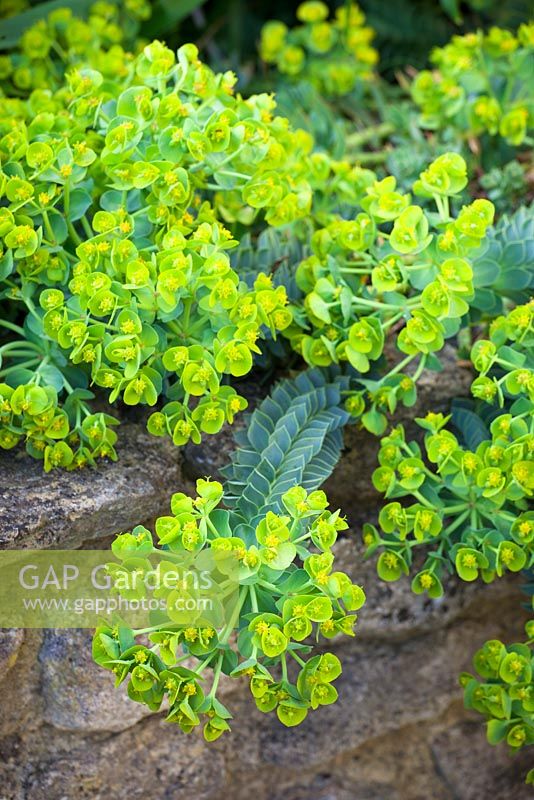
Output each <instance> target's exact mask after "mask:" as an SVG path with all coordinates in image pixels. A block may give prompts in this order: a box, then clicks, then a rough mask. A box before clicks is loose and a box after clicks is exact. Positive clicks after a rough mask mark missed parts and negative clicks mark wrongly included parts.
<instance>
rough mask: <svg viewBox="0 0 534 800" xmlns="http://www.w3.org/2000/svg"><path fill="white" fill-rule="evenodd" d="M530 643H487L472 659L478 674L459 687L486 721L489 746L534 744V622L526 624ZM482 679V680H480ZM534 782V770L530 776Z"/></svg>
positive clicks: (465, 675) (462, 677)
mask: <svg viewBox="0 0 534 800" xmlns="http://www.w3.org/2000/svg"><path fill="white" fill-rule="evenodd" d="M525 631H526V635H527V641H526V642H524V643H517V644H512V645H508V646H506V645H504V644H503V642H500V641H499V640H498V639H492V640H491V641H489V642H486V643H485V644H484V646H483V647H482V648H481V649H480V650H478V652H477V653H476V654H475V656H474V659H473V665H474V667H475V670H476V672H477V673H478V674H477V675H471V674H470V673H467V672H464V673H462V675H460V684H461V685H462V687H463V689H464V700H465V705H466V707H467V708H472V709H474V710H475V711H477V712H478V713H479V714H482V715H483V716H484V717H485V719H486V720H487V736H488V742H489V743H490V744H494V745H495V744H498V743H499V742H503V741H506V743H507V744H508V745H509V746H510V748H511V749H512V751H517V750H519V749H520V748H521V747H524V746H527V745H532V744H534V681H533V669H534V653H533V649H532V648H533V645H534V622H533V621H532V620H531V621H530V622H527V624H526V625H525ZM479 676H480V677H479ZM527 783H534V770H530V772H529V773H528V775H527Z"/></svg>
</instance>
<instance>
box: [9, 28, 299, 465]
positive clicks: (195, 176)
mask: <svg viewBox="0 0 534 800" xmlns="http://www.w3.org/2000/svg"><path fill="white" fill-rule="evenodd" d="M113 77H114V80H112V79H106V76H105V75H104V74H103V73H101V72H99V71H97V70H96V69H93V68H89V67H87V66H84V67H80V68H79V69H76V70H73V71H71V72H70V73H69V74H68V75H67V78H66V82H65V84H64V85H63V86H62V87H61V88H60V89H58V90H57V91H56V92H55V93H52V92H49V91H47V92H42V91H41V90H35V91H33V92H32V93H31V94H30V96H29V98H28V99H27V100H21V99H16V100H15V99H7V98H6V99H2V100H0V106H1V107H2V110H3V112H4V113H3V121H2V123H1V127H0V155H1V158H2V164H3V172H2V174H1V176H0V196H1V197H2V208H1V209H0V240H1V245H0V246H1V252H0V279H1V281H2V283H1V284H0V300H1V298H6V300H7V301H8V303H9V306H10V309H12V310H14V312H15V314H16V315H17V314H18V315H19V316H20V317H21V321H22V319H23V315H24V314H25V315H26V320H25V322H24V325H18V324H17V323H16V322H15V321H13V322H11V321H9V320H6V321H2V323H1V325H2V326H3V327H4V328H7V329H8V330H9V331H10V332H12V333H13V332H14V333H16V334H17V335H18V337H19V339H18V340H17V341H9V342H7V344H6V345H3V346H2V350H1V353H2V357H3V360H4V362H9V363H8V364H7V365H6V366H5V367H4V368H3V369H0V379H4V380H5V381H6V383H7V384H9V385H10V386H12V388H16V387H17V386H19V385H24V386H26V387H30V388H31V386H32V385H33V384H37V385H40V386H42V387H43V388H47V387H48V388H52V389H54V391H55V392H57V393H59V394H60V396H62V395H63V393H65V392H67V393H70V392H71V391H73V389H75V388H82V389H84V390H85V391H87V386H88V384H89V382H90V383H91V384H93V385H96V386H100V387H103V388H104V389H107V390H109V393H110V394H109V399H110V401H111V402H112V403H113V402H114V401H115V400H117V399H119V398H120V399H122V400H123V401H124V402H125V403H126V404H128V405H136V404H138V403H143V404H147V405H150V406H152V405H154V404H155V403H156V401H157V399H158V397H159V396H160V395H161V394H163V395H165V396H166V398H167V399H168V400H169V401H170V403H169V404H168V405H167V406H166V407H165V408H164V409H163V411H162V412H160V413H157V414H156V415H154V416H153V417H152V418H151V421H150V425H149V429H150V430H151V431H152V432H153V433H155V434H157V435H163V434H165V433H169V434H170V435H171V436H172V437H173V438H174V441H175V442H176V443H179V444H181V443H184V442H186V441H188V440H189V439H193V440H194V441H199V440H200V433H201V432H206V433H214V432H216V431H218V430H219V429H220V427H221V426H222V424H223V422H225V421H232V419H233V417H234V415H235V414H236V413H237V412H238V411H240V410H241V409H242V408H244V406H245V401H244V400H243V399H242V398H240V397H238V396H237V394H236V392H235V391H234V390H233V389H232V388H231V387H230V386H228V385H223V384H224V383H225V381H226V382H227V381H228V379H229V378H231V377H238V376H242V375H244V374H245V373H247V372H248V371H249V370H250V369H251V367H252V359H253V356H254V354H257V353H259V352H260V348H259V346H258V341H259V340H260V339H261V338H264V337H265V336H269V337H271V338H276V334H277V332H278V331H281V330H283V329H285V328H286V327H287V326H288V325H289V324H290V322H291V319H292V317H291V312H290V311H289V309H288V308H287V297H286V293H285V290H284V288H283V287H278V288H274V287H273V286H272V284H271V280H270V278H268V277H267V276H265V275H262V274H260V275H259V276H258V277H257V279H256V281H255V283H254V286H253V287H252V288H251V287H249V286H248V285H246V284H245V282H244V281H241V280H240V279H239V276H238V275H237V274H236V272H235V271H234V270H233V269H232V268H231V266H230V259H229V255H228V251H229V250H231V249H232V248H234V247H236V246H237V244H238V242H237V240H236V239H234V238H233V235H232V233H231V232H230V230H229V229H228V228H227V227H226V224H232V223H239V224H240V225H249V224H251V223H252V222H253V221H254V220H260V219H261V218H262V217H264V219H265V221H264V223H263V224H267V225H280V224H287V223H290V222H292V221H293V220H294V219H297V218H299V217H301V216H304V215H305V214H306V213H307V212H308V209H309V206H310V199H311V189H310V185H309V183H308V181H307V179H306V172H307V170H308V169H309V167H308V153H309V150H310V147H311V141H310V137H308V136H307V135H305V134H304V133H303V132H300V133H299V132H294V131H292V130H291V129H290V128H289V126H288V124H287V121H286V120H284V119H282V118H277V117H274V116H273V113H272V112H273V109H274V101H273V99H272V98H271V97H270V96H267V95H258V96H253V97H251V98H249V99H248V100H243V99H242V98H240V97H238V96H235V95H234V93H233V85H234V82H235V77H234V76H233V74H231V73H225V74H219V75H217V74H214V73H213V72H212V71H211V70H210V69H209V68H208V67H207V66H206V65H205V64H203V63H201V62H200V61H199V59H198V53H197V50H196V48H195V47H194V46H193V45H185V46H184V47H182V48H181V49H180V50H179V51H178V54H177V56H176V54H175V53H174V52H173V51H171V50H169V49H168V48H166V47H165V46H163V45H162V44H160V43H158V42H154V43H153V44H151V45H148V46H147V47H145V49H144V50H143V52H142V53H141V54H140V55H139V56H138V57H136V58H135V59H133V60H131V61H130V62H128V64H126V62H125V69H124V70H122V71H119V72H118V73H116V74H114V76H113ZM210 201H211V202H210ZM221 220H222V221H221ZM58 287H60V288H58ZM15 319H16V317H15ZM28 338H30V339H31V343H28V342H27V341H24V339H28ZM49 394H50V397H52V394H51V393H49ZM199 398H200V399H199ZM83 399H84V400H86V399H88V397H87V396H86V397H85V398H83ZM76 412H77V413H78V412H79V413H81V416H82V417H83V416H85V415H86V408H85V406H82V407H80V406H78V407H77V408H76ZM77 413H75V414H74V421H76V416H77ZM78 422H79V421H78ZM31 424H33V423H31ZM30 428H31V425H30ZM75 428H76V429H75V430H74V432H73V433H74V434H75V435H76V436H78V437H79V436H80V432H81V427H80V424H76V425H75ZM7 431H8V433H9V434H10V435H8V436H7V438H6V437H4V442H5V443H6V444H11V442H13V441H14V440H15V439H14V437H16V439H17V441H18V439H20V438H21V435H22V434H24V433H25V432H26V436H28V435H29V433H30V432H29V429H28V426H27V424H26V421H24V422H22V423H21V424H18V422H16V421H14V420H13V419H9V420H8V422H7ZM39 435H40V434H39ZM105 437H106V441H108V440H109V438H110V437H111V434H109V432H108V433H106V434H105ZM111 438H112V437H111ZM108 444H110V445H112V444H113V442H111V441H108ZM28 449H29V451H30V452H32V454H35V452H36V451H35V448H33V447H29V448H28ZM39 452H42V448H41V450H40V451H39ZM69 458H70V456H69ZM63 462H64V459H63V458H62V459H59V461H58V463H63ZM80 463H81V462H80ZM83 463H85V461H83Z"/></svg>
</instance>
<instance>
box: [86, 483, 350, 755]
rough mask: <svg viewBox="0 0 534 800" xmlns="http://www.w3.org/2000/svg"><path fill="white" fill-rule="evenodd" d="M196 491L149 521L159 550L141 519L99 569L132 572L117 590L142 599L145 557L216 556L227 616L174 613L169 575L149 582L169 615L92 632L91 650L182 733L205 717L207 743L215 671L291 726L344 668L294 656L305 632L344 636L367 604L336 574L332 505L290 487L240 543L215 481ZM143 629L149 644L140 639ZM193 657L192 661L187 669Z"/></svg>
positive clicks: (327, 693) (218, 713)
mask: <svg viewBox="0 0 534 800" xmlns="http://www.w3.org/2000/svg"><path fill="white" fill-rule="evenodd" d="M197 492H198V497H196V498H194V499H193V498H191V497H188V496H186V495H184V494H182V493H178V494H175V495H173V497H172V501H171V509H172V516H164V517H160V518H159V519H158V520H157V521H156V534H157V537H158V547H157V548H156V547H154V544H153V540H152V535H151V534H150V532H149V531H148V530H147V529H146V528H143V527H138V528H135V529H134V530H133V531H132V533H126V534H122V535H121V536H119V537H118V538H117V539H116V540H115V542H114V544H113V548H112V549H113V552H114V554H115V556H116V557H117V558H118V559H119V563H114V564H110V565H109V566H108V569H109V571H110V573H111V575H114V576H115V577H117V576H118V575H124V574H125V573H132V572H133V571H135V572H136V575H137V577H138V578H139V576H140V580H138V581H137V588H136V591H135V592H132V590H131V588H130V589H127V590H125V589H124V588H123V589H121V588H120V586H119V583H118V582H117V583H116V586H117V587H118V591H119V593H121V592H122V593H123V595H124V596H126V597H128V598H130V599H131V598H133V597H136V598H139V597H141V596H144V595H145V594H146V592H147V591H148V589H147V586H146V585H145V580H144V576H145V575H148V572H149V569H150V560H149V557H150V555H151V554H153V553H155V552H159V554H160V555H161V556H163V557H164V559H165V560H164V561H163V562H162V564H161V566H162V567H163V568H165V569H167V568H169V569H170V568H171V567H172V562H173V558H178V557H181V556H183V554H192V553H194V554H196V555H197V556H198V555H199V554H201V555H206V554H209V555H211V557H212V559H213V563H214V564H221V563H222V564H229V566H227V567H225V568H224V569H223V570H222V571H223V572H224V574H225V575H226V576H227V578H228V580H227V581H226V582H224V581H223V582H222V583H221V584H220V588H219V590H218V596H222V595H223V594H224V586H225V585H226V584H227V583H228V582H229V581H231V580H232V579H233V581H234V583H235V587H236V589H237V587H239V589H238V591H237V592H236V595H237V596H236V597H235V600H234V602H233V604H232V605H231V611H230V613H229V614H228V615H227V618H225V621H224V624H222V623H221V625H220V626H219V627H217V625H215V624H206V622H204V624H202V623H201V621H196V623H195V621H193V620H191V621H188V622H184V621H183V619H182V617H180V615H179V614H178V615H177V614H176V613H175V612H174V608H175V603H174V598H175V597H176V596H177V594H178V593H179V591H180V589H179V587H178V585H174V584H173V583H172V581H171V582H167V583H166V584H165V588H164V589H163V588H161V589H158V592H159V597H160V598H161V597H163V598H164V599H165V600H166V608H167V612H166V613H167V616H166V618H164V619H159V620H158V623H157V624H155V625H154V626H151V627H150V628H149V629H145V630H133V631H132V630H131V629H125V628H124V627H121V628H117V629H113V628H111V627H101V628H99V629H97V631H96V634H95V638H94V649H93V653H94V657H95V659H96V661H97V662H98V663H99V664H100V665H101V666H103V667H105V668H106V669H110V670H112V671H113V672H114V673H115V675H116V676H117V684H119V683H121V682H122V681H124V680H126V679H129V684H128V694H129V696H130V697H131V698H132V699H133V700H136V701H138V702H142V703H146V704H147V705H148V706H149V707H150V708H152V709H156V708H159V706H160V705H161V703H162V702H163V700H164V698H165V699H166V701H167V703H168V715H167V719H168V720H169V721H170V722H175V723H177V724H178V725H179V726H180V727H181V729H182V730H183V731H184V732H186V733H189V732H190V731H191V730H192V729H193V728H194V727H196V726H198V725H200V724H201V722H203V723H204V728H203V730H204V736H205V738H206V739H207V740H208V741H212V740H214V739H216V738H218V737H219V736H220V735H221V734H222V733H223V732H224V731H226V730H228V729H229V724H228V720H229V719H230V718H231V714H230V712H229V711H228V709H227V708H225V707H224V706H223V705H222V703H221V702H220V701H219V700H218V699H217V697H216V692H217V687H218V684H219V679H220V676H221V674H228V675H231V676H232V677H240V676H247V678H248V679H249V682H250V691H251V693H252V695H253V697H254V700H255V703H256V705H257V707H258V708H259V709H260V710H261V711H264V712H269V711H274V710H276V713H277V716H278V719H279V720H280V721H281V722H282V723H283V724H284V725H287V726H293V725H298V724H299V723H300V722H302V721H303V719H304V718H305V717H306V716H307V714H308V712H309V711H310V710H313V709H317V708H318V707H319V706H322V705H328V704H330V703H333V702H335V700H336V699H337V691H336V689H335V688H334V686H333V681H334V680H335V679H336V678H337V677H338V676H339V675H340V673H341V664H340V661H339V659H338V658H337V657H336V656H335V655H333V654H331V653H324V652H321V653H317V654H314V655H312V656H311V657H310V658H308V659H305V658H303V656H306V655H308V654H310V653H311V652H312V651H313V645H312V644H310V643H309V642H310V637H311V636H312V635H313V636H314V637H315V638H316V641H319V640H320V639H321V638H322V639H325V640H329V639H331V638H332V637H334V636H336V635H338V634H345V635H348V636H353V635H354V631H353V628H354V625H355V623H356V614H355V612H356V611H357V610H358V609H359V608H360V607H361V606H362V605H363V604H364V602H365V595H364V592H363V590H362V589H361V588H360V587H359V586H356V585H354V584H353V583H352V581H351V580H350V578H349V577H348V576H347V575H345V574H344V573H342V572H339V571H336V570H335V563H334V555H333V553H332V551H331V548H332V546H333V545H334V543H335V541H336V539H337V536H338V532H339V531H341V530H344V529H346V528H347V523H346V522H345V520H344V519H343V517H341V516H340V514H339V511H336V512H333V513H332V512H330V511H329V510H328V501H327V498H326V496H325V494H324V492H322V491H312V492H310V493H307V492H306V491H305V490H304V489H302V488H301V487H298V486H297V487H294V488H292V489H290V490H289V491H287V492H286V493H285V494H284V495H283V497H282V503H283V506H284V511H285V512H287V513H284V514H277V513H274V512H272V511H268V512H267V513H266V514H265V515H264V516H263V517H262V518H261V520H260V521H259V522H258V524H257V525H256V528H255V533H254V536H253V539H251V540H250V541H248V540H247V541H246V540H245V539H244V538H242V537H241V536H238V535H236V531H235V529H234V525H233V519H232V513H231V512H229V511H226V510H224V509H220V508H217V506H218V505H219V503H220V501H221V499H222V497H223V488H222V486H221V484H220V483H218V482H216V481H208V480H199V481H198V482H197ZM221 569H222V568H221ZM144 633H148V634H149V639H150V641H151V646H145V645H143V644H140V643H138V642H137V637H138V636H140V635H142V634H144ZM236 634H237V639H236ZM239 656H241V660H239ZM194 659H197V661H199V662H200V663H199V664H198V665H197V666H196V667H194V668H193V667H192V665H191V661H192V660H194ZM184 661H188V664H189V667H188V668H186V667H185V666H184V665H183V662H184ZM208 667H209V668H210V669H212V670H213V673H214V677H213V682H212V686H211V689H210V691H209V693H207V694H205V693H204V692H203V691H202V688H201V681H203V680H204V675H203V673H204V670H206V669H207V668H208ZM290 667H291V668H290ZM292 667H295V670H296V677H295V678H294V677H292V676H293V672H294V670H293V669H292Z"/></svg>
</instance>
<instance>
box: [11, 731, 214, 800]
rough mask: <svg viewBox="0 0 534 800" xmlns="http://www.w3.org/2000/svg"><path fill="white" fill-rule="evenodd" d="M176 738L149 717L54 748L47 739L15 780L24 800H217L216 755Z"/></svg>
mask: <svg viewBox="0 0 534 800" xmlns="http://www.w3.org/2000/svg"><path fill="white" fill-rule="evenodd" d="M45 733H46V731H45ZM177 734H180V731H177V730H176V729H174V728H173V727H172V726H167V727H166V728H163V723H162V722H161V721H160V720H159V719H157V718H153V719H150V720H146V721H145V722H141V723H139V724H138V725H136V726H134V727H133V728H131V729H130V730H128V731H126V732H124V733H122V734H120V735H115V736H108V737H105V738H101V737H100V738H84V739H71V740H70V742H69V740H65V739H64V740H63V741H59V742H57V746H54V740H53V738H51V739H48V740H47V738H46V737H43V738H42V739H41V740H40V741H38V742H36V743H35V747H34V749H33V753H32V757H31V760H30V761H28V763H27V765H26V767H25V769H24V773H23V775H22V776H20V777H19V786H20V785H21V784H22V788H23V790H24V794H23V797H24V800H67V798H68V800H89V798H90V800H109V798H113V800H122V799H123V798H124V800H126V799H127V800H145V798H148V797H149V798H153V800H185V798H189V800H191V798H194V800H212V798H215V797H217V796H219V797H223V796H224V794H223V785H224V783H225V777H226V775H225V772H226V771H225V765H224V759H223V756H222V754H221V753H217V752H214V751H212V750H210V749H209V748H208V747H207V746H206V745H205V743H204V742H203V741H202V740H201V739H199V738H198V737H188V738H185V737H184V736H183V735H182V736H181V737H180V736H179V735H177ZM50 741H51V742H52V746H50ZM35 748H36V749H35ZM8 800H12V799H11V798H8ZM16 800H18V798H17V799H16Z"/></svg>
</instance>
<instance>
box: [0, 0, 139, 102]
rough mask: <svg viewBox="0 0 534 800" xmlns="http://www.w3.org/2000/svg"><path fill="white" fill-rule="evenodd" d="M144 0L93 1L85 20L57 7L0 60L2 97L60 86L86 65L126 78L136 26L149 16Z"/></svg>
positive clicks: (134, 45)
mask: <svg viewBox="0 0 534 800" xmlns="http://www.w3.org/2000/svg"><path fill="white" fill-rule="evenodd" d="M151 13H152V8H151V4H150V2H148V0H120V2H115V3H108V2H105V0H98V2H95V3H93V5H92V6H91V7H90V8H89V14H88V18H87V20H84V19H81V18H80V17H78V16H74V15H73V13H72V10H71V9H70V8H56V9H54V10H53V11H51V12H50V13H49V14H48V16H47V17H46V18H45V19H42V20H39V21H38V22H36V23H35V24H34V25H32V26H31V27H29V28H27V29H26V30H25V31H24V33H23V34H22V36H21V39H20V44H19V48H18V49H17V50H16V51H14V52H13V53H11V54H5V55H2V56H1V57H0V87H2V89H3V90H4V92H5V93H6V94H7V95H11V94H15V95H17V96H20V95H28V94H30V92H32V91H33V90H39V91H40V92H48V91H49V90H50V89H52V90H55V89H59V88H61V85H62V83H63V76H64V73H65V71H66V70H68V69H71V68H73V67H75V66H76V65H78V64H84V65H89V66H91V67H93V68H94V69H98V70H100V71H101V72H102V74H103V75H105V76H106V78H110V79H113V78H116V77H117V75H121V76H126V75H127V73H128V67H129V65H131V62H132V59H133V56H132V54H131V52H130V51H131V50H134V49H135V47H136V37H137V34H138V32H139V23H140V22H141V21H143V20H146V19H148V18H149V17H150V15H151Z"/></svg>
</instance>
